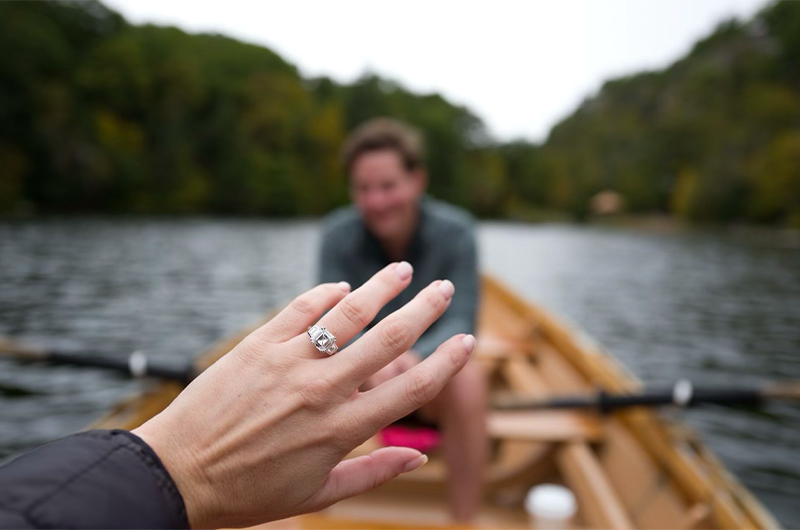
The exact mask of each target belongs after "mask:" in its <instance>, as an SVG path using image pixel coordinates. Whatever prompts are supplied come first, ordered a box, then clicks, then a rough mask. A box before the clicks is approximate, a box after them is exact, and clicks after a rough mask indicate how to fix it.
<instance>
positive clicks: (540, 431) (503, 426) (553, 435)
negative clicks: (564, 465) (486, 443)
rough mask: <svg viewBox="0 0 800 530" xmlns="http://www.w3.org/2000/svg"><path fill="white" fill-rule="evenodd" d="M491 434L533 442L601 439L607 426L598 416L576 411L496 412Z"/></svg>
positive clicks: (490, 430) (500, 437)
mask: <svg viewBox="0 0 800 530" xmlns="http://www.w3.org/2000/svg"><path fill="white" fill-rule="evenodd" d="M487 421H488V429H489V436H491V437H492V438H496V439H506V440H520V441H523V440H524V441H530V442H568V441H580V440H582V441H585V442H597V441H600V440H601V439H602V438H603V427H602V424H601V422H600V421H598V419H597V418H594V417H592V416H590V415H586V414H581V413H575V412H560V411H536V412H526V411H522V412H517V411H493V412H490V413H489V417H488V420H487Z"/></svg>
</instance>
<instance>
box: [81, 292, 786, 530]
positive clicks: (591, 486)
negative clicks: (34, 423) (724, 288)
mask: <svg viewBox="0 0 800 530" xmlns="http://www.w3.org/2000/svg"><path fill="white" fill-rule="evenodd" d="M251 329H253V328H250V329H247V330H245V331H243V332H242V334H240V335H237V336H235V337H231V338H229V339H226V340H223V341H221V342H220V343H218V344H216V345H215V346H214V347H212V348H211V349H210V350H209V351H208V352H206V353H205V354H203V355H202V356H201V357H200V358H199V359H198V363H199V366H201V367H204V366H208V365H209V364H211V363H212V362H214V360H216V359H217V358H219V357H220V356H221V355H224V354H225V353H226V352H227V351H229V350H230V349H231V348H232V347H233V346H234V345H235V344H236V343H238V342H239V341H240V340H241V338H243V336H244V335H246V334H247V333H248V332H249V331H250V330H251ZM474 357H475V359H476V360H477V362H480V363H481V365H482V366H483V367H484V368H485V371H486V374H487V377H488V378H489V381H490V384H491V389H492V392H493V394H495V395H497V394H499V393H505V394H507V393H509V392H510V393H513V394H517V395H524V396H532V397H546V396H548V395H555V394H568V393H576V392H581V391H589V390H594V389H597V388H602V389H605V390H607V391H609V392H626V391H633V390H636V389H637V388H638V387H639V383H638V381H637V380H636V379H635V378H634V377H633V376H632V375H631V374H629V373H628V372H627V371H626V370H625V369H624V368H623V367H622V366H621V365H619V364H618V363H617V362H616V361H615V360H614V359H613V358H612V357H611V356H610V355H608V354H607V353H605V352H604V351H603V350H601V349H600V348H599V347H598V346H596V345H594V344H593V343H591V342H590V341H588V340H587V339H586V338H585V337H584V336H583V335H581V334H580V333H578V332H577V331H575V330H572V329H570V328H568V327H566V326H565V325H564V324H563V323H561V322H559V321H557V320H556V319H555V318H554V317H553V316H552V315H550V314H549V313H547V312H546V311H544V310H543V309H541V308H539V307H536V306H534V305H532V304H530V303H528V302H526V301H525V300H522V299H521V298H520V297H518V296H517V295H515V294H514V293H513V292H512V291H510V290H509V289H507V288H506V287H504V286H503V285H501V284H500V283H499V282H498V281H496V280H495V279H492V278H490V277H484V278H483V282H482V293H481V308H480V316H479V329H478V347H477V349H476V352H475V355H474ZM180 390H181V387H180V385H178V384H175V383H159V384H158V385H157V386H155V387H153V388H151V389H150V390H149V391H147V392H146V393H144V394H142V395H141V396H138V397H136V398H134V399H132V400H129V401H127V402H125V403H121V404H119V405H118V406H117V407H115V408H114V409H113V410H112V411H111V412H110V413H109V414H108V415H107V416H106V417H105V418H104V419H103V420H102V421H100V422H99V424H98V425H96V426H97V427H101V428H126V429H130V428H133V427H136V426H137V425H139V424H141V423H142V422H143V421H145V420H147V419H148V418H150V417H151V416H153V415H155V414H157V413H158V412H159V411H161V410H162V409H163V408H164V407H166V406H167V405H168V404H169V403H170V402H171V401H172V400H173V399H174V398H175V396H177V394H178V393H179V392H180ZM488 427H489V432H490V435H491V437H492V460H491V464H490V466H489V468H488V470H487V476H486V495H485V500H484V504H483V506H482V509H481V511H480V515H479V518H478V521H477V525H478V526H481V527H492V528H501V527H516V528H520V527H525V526H528V524H529V523H528V519H527V515H526V513H525V512H524V510H523V507H522V501H523V498H524V496H525V494H526V492H527V491H528V490H529V488H531V487H532V486H535V485H536V484H540V483H545V482H547V483H560V484H564V485H566V486H567V487H569V488H570V489H571V490H572V491H573V493H574V494H575V496H576V498H577V501H578V509H579V511H578V515H577V517H576V520H575V521H574V525H575V527H578V528H616V529H625V528H731V529H734V528H741V529H745V528H777V527H778V523H777V521H776V520H775V519H774V517H773V516H772V515H771V514H770V513H769V512H768V511H767V510H766V508H764V506H763V505H762V504H761V503H760V502H759V501H758V500H757V499H756V498H755V497H754V496H753V495H752V494H751V493H750V492H749V491H748V490H747V489H746V488H745V487H744V486H743V485H741V484H740V483H739V482H738V481H737V480H736V478H735V477H733V476H732V475H731V474H730V473H729V472H728V471H727V470H726V469H725V467H724V466H722V465H721V464H720V462H719V461H718V460H717V459H716V458H715V457H714V456H713V455H712V454H711V453H710V452H709V451H708V450H707V449H706V448H705V447H704V446H703V444H702V443H701V442H700V440H699V439H698V438H697V437H696V436H695V435H694V434H692V433H691V432H690V431H689V430H688V429H687V428H686V427H685V426H683V425H681V424H679V423H675V422H669V421H666V420H665V419H664V418H662V417H660V416H659V415H658V413H656V412H654V411H651V410H647V409H628V410H626V411H624V412H617V413H614V414H610V415H600V414H595V413H587V412H572V411H536V412H533V411H531V412H527V411H526V412H518V411H513V412H512V411H497V410H495V411H491V412H490V414H489V418H488ZM377 443H378V442H377V441H376V440H370V441H369V442H367V443H366V444H364V446H362V447H360V448H359V449H357V450H356V451H354V454H362V453H364V452H366V451H369V450H372V449H374V448H375V447H376V446H377ZM444 477H445V467H444V463H443V462H442V460H441V459H440V458H438V455H437V454H436V453H435V452H434V453H433V454H432V455H431V460H430V462H429V463H428V464H427V465H426V466H424V467H422V468H421V469H419V470H417V471H415V472H413V473H409V474H407V475H404V476H402V477H400V478H398V479H396V480H394V481H393V482H390V483H389V484H387V485H385V486H383V487H381V488H379V489H377V490H374V491H372V492H370V493H367V494H365V495H362V496H360V497H357V498H354V499H350V500H347V501H344V502H341V503H339V504H337V505H335V506H333V507H331V508H329V509H327V510H325V511H324V512H321V513H318V514H312V515H306V516H302V517H298V518H295V520H294V521H291V522H288V521H285V522H282V523H280V525H279V526H293V527H298V528H410V527H428V528H430V527H447V526H448V525H449V521H448V517H447V510H446V505H445V501H444Z"/></svg>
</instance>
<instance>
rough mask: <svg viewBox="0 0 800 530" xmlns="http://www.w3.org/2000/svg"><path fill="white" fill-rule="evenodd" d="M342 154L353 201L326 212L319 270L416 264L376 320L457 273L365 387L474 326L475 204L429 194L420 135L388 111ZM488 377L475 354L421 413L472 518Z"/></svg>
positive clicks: (349, 272) (453, 502)
mask: <svg viewBox="0 0 800 530" xmlns="http://www.w3.org/2000/svg"><path fill="white" fill-rule="evenodd" d="M343 162H344V166H345V170H346V172H347V174H348V178H349V187H350V196H351V199H352V205H350V206H346V207H344V208H340V209H338V210H336V211H334V212H332V213H331V214H329V215H328V216H327V217H326V218H325V219H324V220H323V222H322V227H323V228H322V236H321V246H320V250H319V262H318V280H319V281H320V282H329V281H339V280H345V281H347V282H350V283H351V284H353V285H361V284H363V283H364V282H365V281H367V280H368V279H369V277H370V276H372V275H373V274H374V273H375V271H377V270H380V269H381V268H382V267H384V266H386V264H387V263H389V262H391V261H397V260H405V261H407V262H409V263H411V264H412V265H413V266H414V269H415V271H416V274H415V276H414V280H413V281H412V283H411V285H410V286H409V289H407V290H406V291H404V292H403V293H401V294H400V296H398V297H397V298H396V299H394V300H393V301H392V302H390V303H388V304H387V305H386V306H384V308H383V310H382V311H381V312H380V313H378V315H377V317H376V318H375V320H374V321H373V322H372V323H371V324H370V326H376V325H378V324H379V323H380V322H382V321H383V320H384V319H385V318H387V317H388V316H389V315H390V314H391V313H392V312H393V311H395V310H396V309H398V308H399V307H402V305H403V304H405V303H407V302H408V301H409V300H410V299H411V298H412V297H413V296H414V294H415V293H416V292H418V291H419V290H420V289H422V288H424V286H425V285H427V284H428V283H429V282H431V281H434V280H436V279H437V278H450V279H451V280H452V281H453V282H454V284H455V285H456V286H457V287H458V294H456V295H454V296H453V302H452V304H451V305H450V308H449V309H448V310H447V311H446V312H445V313H444V315H442V317H441V318H440V319H439V320H438V321H437V322H436V323H435V324H433V325H432V326H431V327H430V328H428V330H427V331H426V332H425V333H424V334H423V335H422V336H421V337H420V339H419V340H418V341H417V342H416V343H415V344H414V346H413V347H412V348H410V349H409V350H408V352H406V353H405V354H403V355H401V356H400V357H398V358H397V360H395V361H394V362H393V363H390V364H389V365H388V366H387V367H386V368H384V369H383V370H381V371H380V372H378V373H377V374H375V376H373V377H371V378H370V379H369V380H367V382H366V383H365V384H364V386H363V387H362V390H366V389H369V388H374V387H377V386H378V385H380V384H382V383H385V382H386V381H388V380H390V379H392V378H393V377H396V376H398V375H400V374H403V373H405V372H407V371H408V370H410V369H411V368H412V367H414V366H415V365H417V364H418V363H420V362H421V361H422V360H423V359H425V358H427V357H428V356H430V354H431V353H432V352H433V351H434V349H435V348H436V344H438V343H439V342H441V341H442V340H443V339H444V338H445V337H447V336H450V335H452V334H453V333H454V332H456V331H457V330H460V331H463V332H467V333H474V329H475V325H476V316H477V308H478V284H479V281H478V267H477V251H476V243H475V230H474V221H473V219H472V217H471V216H470V215H469V213H467V212H466V211H464V210H462V209H460V208H456V207H455V206H452V205H449V204H446V203H444V202H441V201H438V200H434V199H432V198H430V197H428V196H426V194H425V191H426V187H427V173H426V170H425V167H424V165H423V149H422V142H421V136H420V134H419V133H418V132H417V131H416V130H414V129H413V128H411V127H410V126H408V125H406V124H404V123H401V122H397V121H394V120H390V119H386V118H378V119H375V120H372V121H369V122H367V123H365V124H363V125H362V126H360V127H359V128H358V129H356V130H355V131H354V132H353V133H352V134H351V135H350V136H349V137H348V139H347V140H346V142H345V145H344V148H343ZM368 327H369V326H368ZM396 331H397V333H399V334H403V333H404V332H403V330H401V329H398V330H396ZM486 387H487V384H486V382H485V381H484V376H483V373H482V371H481V369H480V367H479V366H478V365H477V364H475V363H470V364H468V365H467V366H466V367H465V368H464V369H463V370H462V371H461V372H460V373H459V374H458V375H456V376H455V377H454V378H453V379H452V380H451V381H450V383H449V384H448V385H447V386H446V387H445V389H444V390H443V391H442V393H441V394H440V395H439V396H437V398H436V399H435V400H434V401H433V403H431V405H430V406H429V407H426V409H424V410H422V411H420V412H419V413H418V414H416V415H415V416H416V419H419V420H422V421H424V422H430V421H431V420H433V421H435V422H436V423H437V424H438V425H439V426H441V434H442V440H443V453H444V458H445V461H446V463H447V467H448V502H449V508H450V512H451V515H452V516H453V517H454V519H455V520H457V521H459V522H469V521H471V520H472V519H473V518H474V516H475V514H476V513H477V510H478V508H479V505H480V500H481V488H482V476H483V469H484V466H485V462H486V460H487V454H488V437H487V433H486V425H485V421H486V414H485V409H486V406H487V405H486V401H487V388H486Z"/></svg>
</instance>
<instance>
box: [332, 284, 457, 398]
mask: <svg viewBox="0 0 800 530" xmlns="http://www.w3.org/2000/svg"><path fill="white" fill-rule="evenodd" d="M453 292H454V287H453V284H452V283H451V282H450V281H449V280H444V281H438V280H437V281H435V282H433V283H432V284H430V285H429V286H428V287H426V288H425V289H423V290H422V291H420V292H419V294H417V296H415V297H414V299H413V300H411V301H410V302H409V303H407V304H406V305H404V306H403V307H401V308H400V309H398V310H397V311H395V312H394V313H392V314H391V315H389V316H388V317H386V318H384V319H383V320H382V321H381V322H380V323H379V324H378V325H377V326H375V327H374V328H372V329H371V330H369V332H367V333H366V334H365V335H364V336H363V337H361V338H360V339H359V340H357V341H356V342H355V343H353V345H352V346H350V347H349V348H348V349H347V350H346V351H343V352H342V353H341V354H340V355H338V356H337V357H336V358H334V359H333V361H334V362H332V363H331V364H332V365H333V366H332V368H330V370H331V371H332V372H331V373H332V376H333V378H334V379H336V380H338V381H341V383H342V384H343V387H344V388H351V387H352V388H355V387H358V386H359V385H361V383H363V382H364V381H366V380H367V378H368V377H370V376H371V375H372V374H374V373H375V372H377V371H378V370H380V369H382V368H383V367H384V366H386V365H387V364H389V363H392V364H393V365H394V366H393V370H394V373H395V374H398V373H401V372H403V371H404V370H402V369H401V366H399V365H398V361H396V360H395V359H396V358H397V357H398V356H399V355H401V354H402V353H403V352H405V351H407V350H408V349H409V348H411V347H412V346H413V345H414V343H415V342H417V339H419V337H420V336H421V335H422V334H423V333H424V332H425V330H426V329H428V327H430V325H431V324H433V323H434V322H435V321H436V319H437V318H439V317H440V316H441V315H442V313H444V312H445V310H446V309H447V308H448V307H449V306H450V301H451V300H452V299H453Z"/></svg>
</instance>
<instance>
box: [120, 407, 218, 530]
mask: <svg viewBox="0 0 800 530" xmlns="http://www.w3.org/2000/svg"><path fill="white" fill-rule="evenodd" d="M156 418H158V417H156ZM156 418H154V419H153V420H151V421H149V422H147V423H145V424H144V425H142V426H140V427H138V428H136V429H133V430H132V431H131V433H132V434H134V435H136V436H138V437H139V438H141V439H142V440H143V441H144V442H145V443H146V444H147V445H148V446H150V448H151V449H152V450H153V452H154V453H155V454H156V455H157V456H158V458H159V459H160V460H161V463H162V464H163V465H164V467H165V468H166V470H167V472H168V473H169V475H170V477H171V478H172V481H173V482H174V483H175V486H176V487H177V488H178V492H179V493H180V494H181V497H182V498H183V504H184V506H185V507H186V516H187V519H188V520H189V527H190V528H211V527H212V526H214V525H213V519H214V514H215V513H217V510H216V508H215V506H216V497H215V495H214V489H213V487H212V486H211V481H210V480H209V477H208V476H207V475H206V474H205V472H204V469H205V468H204V467H203V466H202V465H200V463H199V462H197V461H195V459H194V455H192V454H191V453H190V452H189V451H186V450H185V449H184V447H185V445H186V444H185V443H183V444H181V442H180V441H179V440H175V439H173V438H172V436H170V434H169V430H167V429H164V428H160V427H158V426H155V425H152V423H153V421H154V420H155V419H156Z"/></svg>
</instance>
